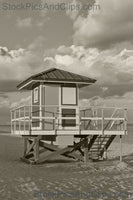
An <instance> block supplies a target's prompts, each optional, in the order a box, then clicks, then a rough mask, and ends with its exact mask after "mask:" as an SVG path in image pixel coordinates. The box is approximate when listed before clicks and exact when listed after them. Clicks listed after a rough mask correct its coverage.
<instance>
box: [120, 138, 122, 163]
mask: <svg viewBox="0 0 133 200" xmlns="http://www.w3.org/2000/svg"><path fill="white" fill-rule="evenodd" d="M120 162H122V135H120Z"/></svg>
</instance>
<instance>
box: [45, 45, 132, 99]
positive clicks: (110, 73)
mask: <svg viewBox="0 0 133 200" xmlns="http://www.w3.org/2000/svg"><path fill="white" fill-rule="evenodd" d="M59 50H63V51H59ZM52 52H53V56H52V57H50V56H49V57H45V59H48V60H49V61H50V64H51V63H54V64H55V65H57V66H58V67H59V68H61V69H64V70H68V71H71V72H74V73H75V72H76V73H79V74H81V75H85V76H88V77H92V78H96V79H97V83H96V84H95V85H96V87H97V89H96V87H95V88H94V91H96V92H97V93H98V94H99V93H100V94H101V96H102V97H107V96H114V95H118V96H123V95H124V94H125V93H126V92H128V91H129V92H130V91H132V88H133V78H132V77H133V68H132V66H133V51H132V50H127V49H124V50H123V49H121V51H120V47H117V46H116V47H115V48H112V49H110V50H103V51H100V50H98V49H97V48H85V47H83V46H74V45H72V46H70V47H64V46H63V47H62V46H61V47H59V48H58V49H57V50H56V51H53V50H52ZM59 52H60V53H59ZM65 52H66V54H65ZM69 52H71V53H69ZM85 93H86V92H85ZM93 95H96V94H95V92H93Z"/></svg>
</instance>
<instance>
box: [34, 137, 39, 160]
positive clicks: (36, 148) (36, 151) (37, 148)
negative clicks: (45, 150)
mask: <svg viewBox="0 0 133 200" xmlns="http://www.w3.org/2000/svg"><path fill="white" fill-rule="evenodd" d="M34 158H35V162H37V161H38V160H39V138H38V137H37V138H35V146H34Z"/></svg>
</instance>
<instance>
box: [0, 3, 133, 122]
mask: <svg viewBox="0 0 133 200" xmlns="http://www.w3.org/2000/svg"><path fill="white" fill-rule="evenodd" d="M27 2H28V3H29V7H27V9H23V7H25V6H26V5H27ZM62 3H63V5H65V6H66V9H62V10H61V8H58V6H59V5H61V4H62ZM44 5H45V9H38V8H39V6H44ZM50 6H51V8H50ZM55 6H56V8H58V9H54V7H55ZM35 8H36V9H35ZM70 8H71V9H73V10H71V9H70ZM79 8H80V9H79ZM132 8H133V1H132V0H126V1H123V2H122V1H121V0H117V1H116V0H95V1H94V0H29V1H26V0H23V1H21V0H0V124H8V123H10V108H11V107H13V106H15V105H18V104H19V103H22V102H25V103H26V102H28V101H29V92H18V91H17V89H16V86H17V85H18V83H20V82H21V81H23V80H24V79H26V78H27V77H29V76H31V75H32V74H36V73H38V72H41V71H44V70H46V69H47V68H50V67H52V66H53V65H54V66H57V67H58V68H60V69H64V70H68V71H71V72H74V73H78V74H81V75H86V76H88V77H92V78H95V79H96V80H97V82H96V84H95V85H92V86H90V87H88V88H83V89H82V90H81V92H80V98H81V103H82V104H85V105H90V104H91V105H100V106H114V107H118V106H119V107H122V108H124V107H127V108H128V110H129V111H131V110H132V109H133V12H132ZM132 117H133V114H130V116H129V118H130V119H129V120H130V122H132Z"/></svg>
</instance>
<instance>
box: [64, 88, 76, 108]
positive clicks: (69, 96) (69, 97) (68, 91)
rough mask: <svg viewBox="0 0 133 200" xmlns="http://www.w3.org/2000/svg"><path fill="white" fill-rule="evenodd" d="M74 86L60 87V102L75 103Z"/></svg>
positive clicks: (65, 103)
mask: <svg viewBox="0 0 133 200" xmlns="http://www.w3.org/2000/svg"><path fill="white" fill-rule="evenodd" d="M76 94H77V91H76V87H62V104H63V105H76V104H77V95H76Z"/></svg>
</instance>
